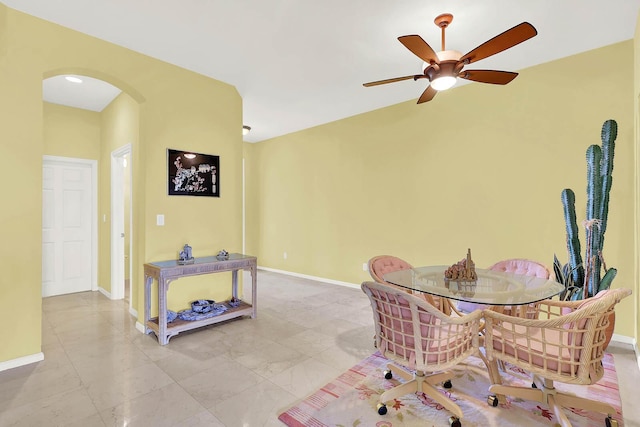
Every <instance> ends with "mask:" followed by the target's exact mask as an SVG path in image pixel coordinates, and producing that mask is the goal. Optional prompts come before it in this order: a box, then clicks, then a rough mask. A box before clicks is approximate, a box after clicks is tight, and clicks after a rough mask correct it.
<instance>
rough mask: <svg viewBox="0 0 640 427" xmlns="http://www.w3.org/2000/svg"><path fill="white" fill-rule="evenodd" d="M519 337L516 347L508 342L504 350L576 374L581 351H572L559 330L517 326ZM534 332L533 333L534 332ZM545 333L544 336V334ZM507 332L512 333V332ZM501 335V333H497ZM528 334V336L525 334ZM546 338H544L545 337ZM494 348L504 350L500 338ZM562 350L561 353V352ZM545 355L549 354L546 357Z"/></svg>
mask: <svg viewBox="0 0 640 427" xmlns="http://www.w3.org/2000/svg"><path fill="white" fill-rule="evenodd" d="M515 331H516V334H518V335H517V337H516V339H515V343H516V345H515V348H514V347H513V346H512V345H511V344H510V343H508V342H507V344H506V345H505V349H504V352H505V353H506V354H509V355H511V356H514V357H517V358H518V359H520V360H522V361H525V362H527V363H531V364H532V365H535V366H537V367H539V368H543V369H548V370H551V371H554V372H558V373H560V372H562V373H564V374H567V375H570V374H575V372H576V371H577V369H578V366H579V364H580V351H579V350H575V349H574V351H570V350H569V349H568V348H567V347H566V346H565V345H564V344H563V339H567V338H566V336H565V337H562V336H561V335H566V334H564V333H563V334H561V333H560V332H559V331H558V330H551V329H549V330H545V331H544V332H542V331H541V330H540V329H533V330H529V331H527V330H526V328H524V327H520V326H515ZM532 332H533V333H532ZM543 333H544V337H542V334H543ZM505 334H509V335H512V334H511V333H510V332H505ZM496 335H497V336H500V334H496ZM525 335H526V336H525ZM505 338H506V340H507V341H512V340H513V338H512V337H511V336H509V337H507V336H505ZM543 338H544V339H543ZM493 348H494V349H495V350H496V351H498V352H502V342H501V341H500V340H494V341H493ZM560 352H561V354H559V353H560ZM545 355H548V356H547V357H545Z"/></svg>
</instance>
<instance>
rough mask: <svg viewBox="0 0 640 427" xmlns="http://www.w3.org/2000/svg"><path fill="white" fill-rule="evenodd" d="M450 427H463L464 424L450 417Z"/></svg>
mask: <svg viewBox="0 0 640 427" xmlns="http://www.w3.org/2000/svg"><path fill="white" fill-rule="evenodd" d="M449 426H450V427H462V423H461V422H460V420H459V419H458V418H457V417H449Z"/></svg>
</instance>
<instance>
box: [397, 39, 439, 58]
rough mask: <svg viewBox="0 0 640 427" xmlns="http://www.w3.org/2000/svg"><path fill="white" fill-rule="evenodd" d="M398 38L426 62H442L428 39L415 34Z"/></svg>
mask: <svg viewBox="0 0 640 427" xmlns="http://www.w3.org/2000/svg"><path fill="white" fill-rule="evenodd" d="M398 40H400V43H402V44H403V45H404V46H405V47H406V48H407V49H409V50H410V51H411V52H413V54H414V55H416V56H417V57H418V58H420V59H422V60H423V61H425V62H426V63H428V64H431V63H432V62H435V63H436V64H439V63H440V60H439V59H438V55H436V52H435V51H434V50H433V49H432V48H431V46H429V44H428V43H427V42H426V41H424V40H423V39H422V37H420V36H418V35H415V34H414V35H411V36H401V37H398Z"/></svg>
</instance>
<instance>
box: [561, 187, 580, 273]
mask: <svg viewBox="0 0 640 427" xmlns="http://www.w3.org/2000/svg"><path fill="white" fill-rule="evenodd" d="M561 200H562V207H563V210H564V222H565V226H566V232H567V252H568V253H569V265H571V276H572V278H573V282H574V283H583V282H584V267H583V265H582V255H581V254H580V239H579V237H578V224H577V222H576V195H575V193H574V192H573V190H571V189H570V188H565V189H564V190H562V193H561Z"/></svg>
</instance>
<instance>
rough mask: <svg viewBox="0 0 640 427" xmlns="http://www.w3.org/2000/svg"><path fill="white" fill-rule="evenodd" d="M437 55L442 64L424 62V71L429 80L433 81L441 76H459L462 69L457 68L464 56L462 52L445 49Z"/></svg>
mask: <svg viewBox="0 0 640 427" xmlns="http://www.w3.org/2000/svg"><path fill="white" fill-rule="evenodd" d="M437 55H438V59H439V60H440V64H436V63H432V64H429V63H427V62H425V63H424V64H423V67H424V70H423V73H424V75H425V76H427V78H428V79H429V81H433V79H435V78H437V77H441V76H452V77H455V76H457V75H458V73H459V72H460V70H458V69H456V68H458V67H457V66H458V62H459V60H460V58H461V57H462V52H458V51H457V50H444V51H441V52H438V53H437ZM459 68H461V67H459Z"/></svg>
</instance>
